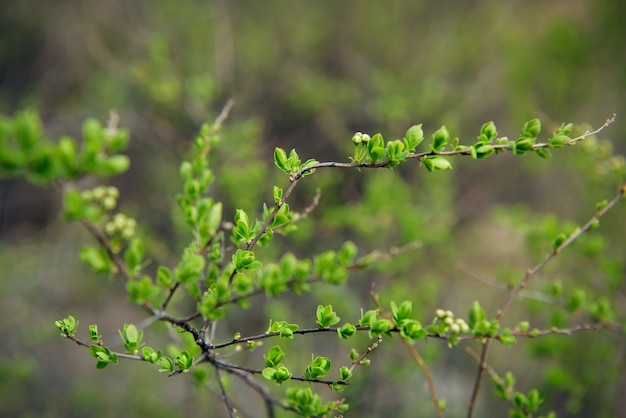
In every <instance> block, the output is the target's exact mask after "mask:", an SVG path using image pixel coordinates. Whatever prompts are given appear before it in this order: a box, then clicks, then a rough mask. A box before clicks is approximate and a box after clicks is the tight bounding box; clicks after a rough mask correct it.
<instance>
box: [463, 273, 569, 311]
mask: <svg viewBox="0 0 626 418" xmlns="http://www.w3.org/2000/svg"><path fill="white" fill-rule="evenodd" d="M457 268H458V269H459V270H461V271H462V272H463V273H465V274H467V275H468V276H469V277H471V278H472V279H474V280H476V281H478V282H480V283H483V284H486V285H487V286H490V287H494V288H496V289H500V290H504V291H507V292H510V291H512V290H513V286H512V285H509V284H507V283H502V282H500V281H498V280H496V279H492V278H490V277H486V276H483V275H481V274H478V273H476V272H474V271H471V270H470V269H469V268H467V267H466V266H465V265H463V264H461V263H458V264H457ZM518 296H519V297H520V298H524V299H533V300H537V301H539V302H543V303H548V304H551V305H556V304H558V303H560V302H561V301H560V300H559V299H557V298H553V297H551V296H548V295H546V294H544V293H541V292H533V291H531V290H522V291H521V292H520V293H519V295H518Z"/></svg>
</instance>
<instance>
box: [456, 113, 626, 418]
mask: <svg viewBox="0 0 626 418" xmlns="http://www.w3.org/2000/svg"><path fill="white" fill-rule="evenodd" d="M610 122H612V119H611V120H609V121H607V123H605V125H603V126H606V125H607V124H608V123H610ZM597 131H598V130H596V131H594V132H597ZM624 193H626V183H625V184H624V185H622V187H621V188H620V190H619V192H618V193H617V194H616V195H615V196H614V197H613V199H611V201H610V202H608V203H607V204H606V206H605V207H604V208H602V209H601V210H599V211H597V212H596V213H595V214H594V215H593V216H592V217H591V219H589V221H587V223H586V224H585V225H584V226H583V227H582V228H580V229H579V230H578V231H576V232H575V233H573V234H572V235H570V236H569V237H568V238H567V239H566V240H565V241H564V242H563V243H561V245H559V246H558V247H556V248H555V249H554V250H553V251H552V252H551V253H550V254H548V255H547V256H546V257H545V258H544V259H543V260H542V261H541V262H540V263H539V264H537V265H536V266H535V267H533V268H532V269H530V270H527V271H526V275H525V276H524V279H523V280H522V281H521V282H520V284H519V285H517V287H515V289H513V291H512V292H511V294H510V295H509V297H508V299H507V300H506V302H505V303H504V305H503V306H502V308H501V309H500V310H499V311H498V313H497V315H496V320H498V321H499V320H500V319H501V318H502V316H503V315H504V313H505V312H506V311H507V310H508V308H509V307H510V306H511V304H512V303H513V301H514V300H515V298H516V297H517V296H518V295H519V293H520V292H521V291H522V290H523V289H524V288H525V287H526V285H527V284H528V282H529V281H530V279H531V278H532V277H534V276H535V275H536V274H537V273H539V271H541V269H543V268H544V267H545V266H546V265H547V264H548V263H549V262H550V261H552V260H553V259H554V258H555V257H556V256H557V255H559V254H560V253H561V251H563V250H564V249H565V248H567V247H569V246H570V245H571V244H572V243H573V242H574V241H576V240H577V239H578V238H580V236H581V235H582V234H584V233H585V232H587V231H589V230H590V229H591V228H592V226H594V225H596V224H597V223H598V221H599V219H600V218H601V217H602V216H604V214H606V213H607V212H608V211H609V210H611V208H612V207H613V206H615V204H616V203H617V202H618V201H619V200H620V199H621V198H622V196H624ZM492 341H493V338H488V339H487V340H486V341H485V343H484V344H483V349H482V352H481V355H480V364H479V367H478V372H477V374H476V381H475V382H474V390H473V392H472V397H471V398H470V402H469V407H468V413H467V416H468V418H472V417H473V416H474V408H475V406H476V401H477V399H478V393H479V392H480V385H481V382H482V377H483V375H484V373H485V369H486V365H487V355H488V353H489V347H490V345H491V342H492Z"/></svg>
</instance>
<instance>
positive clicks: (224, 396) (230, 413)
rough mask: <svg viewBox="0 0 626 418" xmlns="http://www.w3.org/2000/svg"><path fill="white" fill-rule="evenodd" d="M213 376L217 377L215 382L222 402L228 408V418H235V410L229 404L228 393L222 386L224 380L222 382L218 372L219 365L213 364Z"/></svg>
mask: <svg viewBox="0 0 626 418" xmlns="http://www.w3.org/2000/svg"><path fill="white" fill-rule="evenodd" d="M215 377H216V378H217V383H218V385H219V387H220V391H221V392H222V400H223V401H224V404H226V409H227V410H228V416H229V417H230V418H235V412H234V410H233V407H232V406H231V405H230V400H229V399H228V394H227V393H226V388H225V387H224V382H222V374H221V372H220V367H219V366H217V365H216V366H215Z"/></svg>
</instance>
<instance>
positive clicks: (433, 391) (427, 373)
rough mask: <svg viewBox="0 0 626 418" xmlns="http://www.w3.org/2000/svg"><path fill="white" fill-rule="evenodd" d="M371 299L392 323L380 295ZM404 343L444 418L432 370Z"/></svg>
mask: <svg viewBox="0 0 626 418" xmlns="http://www.w3.org/2000/svg"><path fill="white" fill-rule="evenodd" d="M370 297H371V298H372V299H373V301H374V304H376V307H377V308H378V310H379V311H380V312H381V313H382V314H383V315H385V316H386V317H387V318H388V319H389V320H390V321H392V320H393V318H392V316H391V314H390V313H389V312H387V311H385V310H384V309H383V307H382V305H381V304H380V302H379V300H378V295H377V294H375V293H374V292H370ZM402 341H403V342H404V345H405V347H406V348H407V349H408V350H409V352H410V353H411V356H412V357H413V359H414V360H415V362H416V363H417V365H418V366H419V367H420V369H422V372H423V373H424V376H425V377H426V381H427V382H428V390H429V391H430V398H431V399H432V400H433V404H434V406H435V411H436V413H437V416H438V417H439V418H443V411H441V409H440V408H439V396H438V395H437V389H436V388H435V379H434V378H433V374H432V373H431V372H430V369H429V368H428V366H427V365H426V362H425V361H424V359H423V358H422V356H421V355H420V353H419V352H418V351H417V350H416V349H415V347H413V346H412V345H411V344H409V342H408V341H407V340H405V339H404V338H403V339H402Z"/></svg>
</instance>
